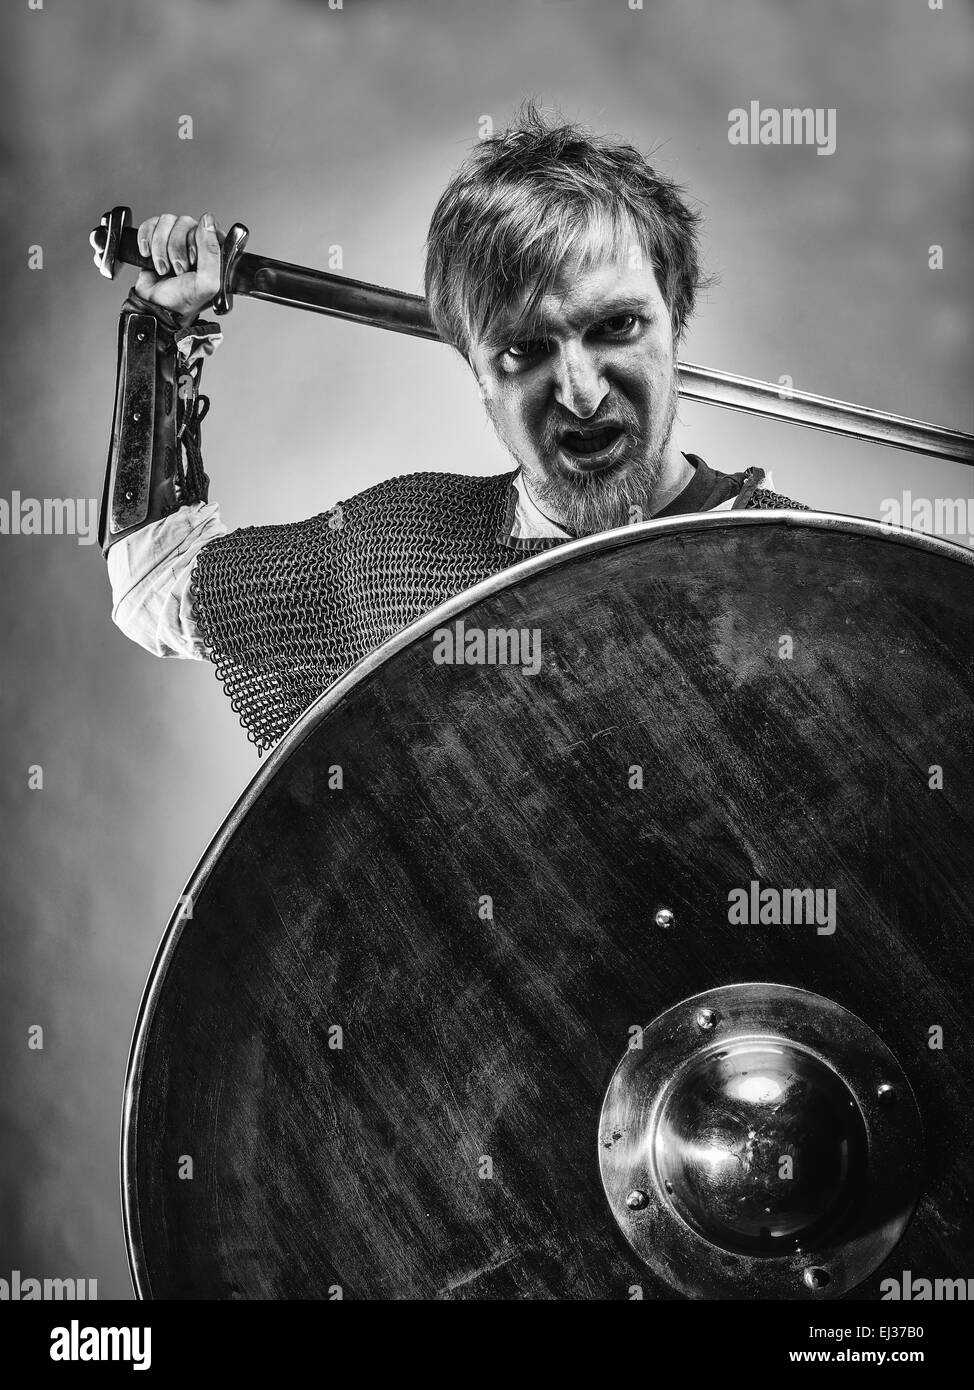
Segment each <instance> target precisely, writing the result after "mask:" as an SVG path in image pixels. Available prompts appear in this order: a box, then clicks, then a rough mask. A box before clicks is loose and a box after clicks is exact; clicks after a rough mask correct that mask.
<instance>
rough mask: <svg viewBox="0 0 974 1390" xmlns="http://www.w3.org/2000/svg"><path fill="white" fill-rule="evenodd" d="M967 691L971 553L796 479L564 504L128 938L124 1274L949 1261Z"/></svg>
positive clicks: (210, 1280)
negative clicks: (651, 513) (587, 522)
mask: <svg viewBox="0 0 974 1390" xmlns="http://www.w3.org/2000/svg"><path fill="white" fill-rule="evenodd" d="M972 695H974V556H972V555H971V553H970V552H968V551H965V550H963V549H961V548H959V547H957V546H952V545H949V544H947V543H944V542H940V541H935V540H931V539H929V538H925V537H922V536H919V535H917V534H914V533H907V532H899V531H895V532H892V533H891V532H889V530H888V528H884V527H882V526H880V525H878V524H876V523H871V522H860V521H855V520H850V519H843V518H839V517H833V516H825V515H818V514H814V513H796V512H788V513H781V512H740V513H720V514H710V515H704V516H693V517H688V518H681V519H678V520H673V521H666V522H653V523H648V524H646V525H641V526H635V527H631V528H626V529H623V530H620V531H615V532H610V533H607V534H604V535H601V536H597V537H593V538H590V539H586V540H582V541H578V542H573V543H570V544H567V545H565V546H562V547H559V548H557V549H555V550H553V551H549V552H548V553H546V554H544V555H542V556H539V557H537V558H535V559H532V560H529V561H527V562H525V563H524V564H521V565H518V566H516V567H515V568H514V569H512V570H510V571H508V572H506V573H504V574H502V575H500V576H498V577H496V578H494V579H491V580H488V581H486V582H485V583H483V584H481V585H479V586H478V587H477V588H475V589H472V590H469V591H468V592H467V593H465V594H461V595H460V596H459V597H457V598H456V599H454V600H452V601H451V602H449V603H448V604H446V605H444V606H443V607H441V608H440V609H438V610H436V611H435V612H433V613H431V614H430V615H428V616H427V617H425V618H423V619H422V620H421V621H420V622H418V623H416V624H414V625H413V626H412V627H410V628H408V629H406V630H405V631H403V632H402V633H400V634H399V635H397V636H396V637H395V638H394V639H392V640H391V641H390V642H388V643H387V644H386V645H385V646H384V647H382V648H381V649H379V650H378V651H376V652H375V653H374V654H373V655H372V656H370V657H369V658H368V659H367V660H366V661H364V662H362V663H360V664H359V665H358V666H357V667H355V668H354V669H353V670H352V671H351V672H350V673H349V674H348V675H347V676H346V677H344V678H343V679H342V680H341V681H339V682H338V683H337V684H336V685H334V686H333V687H332V688H331V689H330V690H329V691H327V692H326V693H325V694H324V695H323V696H322V697H321V698H320V699H319V700H318V701H317V703H316V704H315V705H313V706H312V707H311V709H309V710H308V711H307V713H306V714H305V715H303V716H302V717H301V719H300V720H298V721H297V723H296V724H295V725H294V726H293V727H292V729H291V730H290V731H289V733H288V734H287V735H286V737H285V738H284V739H283V740H282V742H281V743H280V745H279V746H278V747H277V748H276V749H275V751H274V753H273V754H272V755H271V756H270V758H269V759H268V760H267V762H266V764H265V766H263V767H262V769H261V770H260V772H259V773H258V775H257V776H256V777H255V779H254V781H253V782H252V784H251V786H250V787H249V788H248V790H247V792H246V793H245V794H244V796H243V797H242V798H241V800H240V802H239V804H238V805H237V806H236V808H235V809H234V811H233V812H232V814H231V815H230V817H229V818H228V820H227V822H226V824H225V825H224V827H223V828H222V830H221V831H220V833H219V835H218V836H217V837H216V839H215V840H214V842H213V844H212V845H211V846H210V848H209V850H208V851H207V853H206V855H205V856H204V858H203V860H202V861H201V864H200V866H199V868H198V870H197V872H196V873H195V875H194V877H193V878H192V880H191V882H190V884H189V885H188V887H187V890H186V894H184V895H183V898H182V899H181V903H180V909H179V910H178V911H177V913H176V914H175V915H174V917H173V920H172V922H171V923H170V926H169V929H168V931H167V933H166V936H165V939H164V941H163V943H162V946H161V948H160V951H159V955H158V958H157V961H156V963H155V966H154V968H153V972H152V976H151V979H150V982H149V986H148V988H147V991H146V995H145V998H144V1000H143V1004H142V1010H141V1014H140V1018H139V1022H138V1026H137V1030H136V1036H135V1041H134V1044H133V1051H132V1057H131V1061H130V1066H129V1075H128V1082H127V1089H126V1103H125V1116H124V1130H123V1145H122V1147H123V1154H122V1158H123V1191H124V1201H125V1218H126V1231H127V1239H128V1246H129V1253H130V1260H131V1265H132V1271H133V1277H134V1280H135V1283H136V1288H137V1291H138V1292H139V1294H140V1295H142V1296H144V1297H165V1298H318V1299H336V1298H363V1299H387V1298H388V1299H402V1298H418V1299H436V1298H443V1299H465V1298H469V1299H505V1298H512V1299H513V1298H564V1299H615V1298H618V1299H631V1298H636V1297H644V1298H654V1299H655V1298H674V1297H714V1298H754V1297H759V1298H768V1297H770V1298H796V1299H809V1300H819V1299H827V1298H836V1297H838V1298H842V1297H849V1298H877V1297H880V1296H881V1291H882V1288H883V1281H884V1280H885V1279H887V1278H890V1277H893V1278H899V1275H900V1272H901V1271H902V1270H910V1271H912V1277H913V1278H914V1279H916V1278H918V1277H926V1278H929V1279H936V1278H943V1279H946V1278H951V1277H955V1278H956V1277H966V1274H967V1273H968V1272H969V1269H968V1264H965V1259H967V1260H968V1263H969V1251H970V1250H971V1248H972V1247H974V1226H972V1211H974V1122H972V1112H971V1106H970V1095H971V1093H972V1090H974V1054H972V1050H971V1045H970V1029H969V1025H968V1020H967V1017H966V1012H967V1010H966V1006H967V1002H968V1000H967V995H968V992H969V981H970V977H971V971H972V965H974V948H972V908H971V904H972V903H974V853H972V845H974V717H972V710H974V700H972ZM965 1252H967V1254H965Z"/></svg>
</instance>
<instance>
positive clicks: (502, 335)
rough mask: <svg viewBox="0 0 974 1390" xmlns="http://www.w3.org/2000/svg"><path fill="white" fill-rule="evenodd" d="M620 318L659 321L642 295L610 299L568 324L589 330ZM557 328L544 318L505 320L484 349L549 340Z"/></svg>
mask: <svg viewBox="0 0 974 1390" xmlns="http://www.w3.org/2000/svg"><path fill="white" fill-rule="evenodd" d="M620 314H642V315H643V316H644V317H645V318H649V319H652V318H655V317H656V305H655V304H654V302H653V301H652V300H650V299H646V298H644V297H643V296H642V295H639V294H619V295H611V296H610V297H609V298H608V299H603V300H601V301H600V302H599V303H598V304H593V305H590V306H588V307H587V308H585V309H584V310H580V311H579V312H578V313H577V314H572V315H569V316H568V317H567V323H568V325H569V327H571V328H576V329H577V328H584V327H590V326H591V325H592V324H596V323H602V322H603V321H604V320H605V319H612V318H616V317H618V316H619V315H620ZM557 327H558V324H555V323H553V322H551V321H547V320H546V319H545V318H544V316H538V317H536V318H534V319H532V320H531V321H529V322H524V321H523V320H517V319H515V320H511V319H510V318H504V319H503V320H502V321H501V322H500V323H499V324H498V325H496V326H495V327H493V328H491V330H490V331H489V333H488V334H487V336H486V337H485V338H484V342H483V345H484V347H485V348H486V349H487V350H488V351H491V352H494V351H497V350H498V349H499V348H506V347H509V346H510V345H511V344H512V343H514V342H523V341H524V340H526V339H530V340H532V341H534V340H543V339H545V338H546V337H547V336H549V334H550V333H551V332H552V330H553V329H554V330H555V331H556V330H557Z"/></svg>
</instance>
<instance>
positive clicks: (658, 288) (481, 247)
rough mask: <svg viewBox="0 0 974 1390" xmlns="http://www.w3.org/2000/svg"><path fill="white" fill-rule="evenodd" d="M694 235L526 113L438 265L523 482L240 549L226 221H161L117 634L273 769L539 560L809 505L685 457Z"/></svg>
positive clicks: (399, 503) (142, 287) (492, 148)
mask: <svg viewBox="0 0 974 1390" xmlns="http://www.w3.org/2000/svg"><path fill="white" fill-rule="evenodd" d="M698 221H699V219H698V215H697V214H696V213H694V212H692V211H691V210H690V209H689V208H688V207H687V205H686V203H685V202H684V200H683V198H682V197H681V193H680V190H679V189H678V187H677V186H676V185H675V184H674V183H672V182H671V181H670V180H668V179H667V178H665V177H663V176H661V175H660V174H658V173H656V172H655V171H654V170H653V169H651V168H650V167H649V165H648V164H647V163H646V161H645V160H644V159H643V157H642V156H641V155H640V154H639V152H638V151H637V150H635V149H634V148H633V147H632V146H630V145H627V144H624V143H622V142H620V141H617V140H611V139H605V138H601V137H596V136H593V135H591V134H589V133H587V132H585V131H584V130H582V129H580V128H578V127H576V126H570V125H555V124H552V123H550V122H548V121H546V120H545V119H544V118H543V117H542V116H541V115H540V114H539V112H538V111H537V109H536V108H535V107H534V106H533V105H528V106H527V107H526V108H525V109H524V111H523V113H522V115H521V117H520V118H519V119H518V121H517V122H516V123H515V124H514V125H513V126H512V127H511V128H510V129H509V130H508V131H506V132H505V133H504V134H502V135H498V136H495V137H494V138H492V139H490V140H486V141H484V142H483V143H481V144H480V145H478V147H477V148H476V149H475V150H474V152H473V153H472V154H471V155H470V157H469V158H468V159H467V161H466V162H465V163H464V165H463V166H462V167H461V168H460V170H459V172H458V173H457V174H456V175H455V176H454V178H453V179H452V180H451V181H450V183H449V184H448V186H447V188H446V190H445V191H444V193H443V195H442V197H441V198H440V201H439V203H438V205H437V207H436V210H435V211H434V213H433V218H432V221H431V224H430V230H429V237H428V242H427V261H426V295H427V298H428V301H429V307H430V312H431V314H432V317H433V321H434V323H435V325H436V328H437V330H438V332H439V333H440V335H441V337H443V338H444V339H445V340H446V341H447V342H449V343H450V344H452V345H453V346H454V347H455V348H456V350H457V351H458V352H459V353H461V355H462V356H463V357H464V359H465V360H466V361H467V363H468V364H469V366H470V368H471V370H472V371H473V373H474V376H475V377H476V379H477V382H478V384H479V387H480V392H481V397H482V400H483V403H484V406H485V408H486V410H487V413H488V415H489V417H490V419H491V421H492V422H493V425H494V427H495V429H496V431H497V434H498V436H499V438H500V439H501V441H502V442H503V443H504V445H505V446H506V447H507V449H508V450H509V451H510V453H511V455H512V456H513V458H514V461H515V462H516V464H517V468H516V469H515V470H514V471H513V472H511V473H505V474H501V475H499V476H493V477H466V476H462V475H455V474H435V473H413V474H409V475H406V476H404V477H398V478H392V479H389V480H388V481H387V482H384V483H380V484H378V485H377V486H375V487H372V488H368V489H367V490H366V491H364V492H362V493H359V494H358V495H357V496H355V497H352V498H350V499H348V500H347V501H345V502H342V503H341V504H340V506H338V507H336V508H333V509H332V511H331V512H330V513H322V514H320V515H318V516H315V517H311V518H310V519H308V520H306V521H300V522H295V523H291V524H288V525H276V526H262V527H244V528H242V529H240V530H236V531H232V532H228V531H227V529H226V527H225V526H224V525H223V524H222V522H221V521H220V517H219V511H218V508H217V506H216V505H215V504H213V503H209V502H208V492H207V489H208V479H207V478H206V475H205V473H204V472H203V467H202V459H201V455H200V449H199V421H200V420H201V418H202V411H201V408H200V407H201V405H202V404H204V403H206V402H205V398H203V397H199V395H198V386H199V378H200V371H201V366H202V361H203V358H204V356H205V355H206V353H207V352H209V351H212V349H213V347H214V346H215V344H216V343H217V342H218V340H219V336H220V335H219V330H218V329H217V327H216V325H214V324H207V323H205V322H200V321H198V319H197V316H198V314H199V312H200V310H201V309H203V308H204V307H205V306H206V305H207V304H209V303H210V302H212V300H213V298H214V296H215V294H216V292H217V289H218V287H219V266H220V240H219V234H218V231H217V228H216V226H215V224H214V222H213V220H212V218H210V217H209V216H205V217H204V218H203V219H202V220H201V222H200V223H196V221H195V220H194V219H193V218H190V217H175V216H173V215H171V214H164V215H162V216H161V217H154V218H150V219H148V220H147V221H146V222H144V223H142V225H141V226H140V228H139V233H138V235H139V240H140V244H141V249H142V252H143V254H145V255H148V254H149V253H150V251H151V255H152V259H153V262H154V264H155V266H156V273H153V272H148V271H147V272H143V273H142V275H140V277H139V279H138V281H137V282H136V286H135V290H134V292H133V294H131V295H130V296H129V299H128V300H127V301H126V305H125V307H124V308H123V315H122V329H121V331H122V339H123V342H124V345H125V352H124V353H123V354H122V356H121V358H120V369H119V392H118V396H117V401H118V402H119V404H117V405H116V428H115V430H114V432H113V433H114V436H115V440H116V447H118V445H117V441H118V439H119V434H120V431H124V429H125V428H131V429H137V425H131V426H128V425H126V424H125V420H121V421H120V410H121V404H120V403H121V402H122V401H123V400H124V399H128V398H126V397H125V396H124V387H125V380H126V373H131V372H134V371H136V370H137V369H138V364H139V360H140V359H139V354H140V353H141V354H145V353H147V352H152V353H153V354H154V355H153V357H152V362H151V363H150V365H149V367H148V368H146V365H145V360H144V359H143V361H142V370H143V371H144V372H145V371H148V373H149V375H150V376H151V374H152V372H153V371H154V374H155V386H154V389H155V392H156V398H155V399H156V419H155V430H154V434H153V438H152V440H151V441H150V440H148V439H143V440H142V449H141V457H142V458H143V460H144V462H143V464H142V465H141V467H142V471H141V473H140V472H139V468H138V466H136V467H135V468H134V472H133V471H132V468H133V465H132V464H131V457H132V450H129V449H125V448H123V452H124V453H125V454H126V460H127V462H126V467H127V468H129V470H130V474H127V475H126V476H130V475H131V476H132V477H133V478H134V482H135V486H134V487H133V489H132V490H131V493H130V492H126V494H125V495H126V497H128V496H130V495H134V496H138V495H146V494H147V495H148V498H149V514H148V516H145V517H144V518H143V519H141V520H139V521H138V522H137V523H136V524H133V525H131V526H126V525H125V518H124V516H123V517H121V519H119V518H116V522H117V525H116V528H115V531H114V532H113V533H109V534H108V535H107V537H106V539H105V540H104V541H103V544H104V545H105V548H106V552H107V558H108V566H109V572H110V576H111V581H112V592H113V600H114V604H113V618H114V620H115V622H116V623H117V624H118V626H119V627H120V628H121V629H122V630H123V631H124V632H125V633H127V634H128V635H129V636H130V637H131V638H133V640H135V641H137V642H139V643H140V644H141V645H142V646H144V647H146V648H147V649H148V650H149V651H151V652H154V653H155V654H156V655H158V656H183V657H198V658H204V657H205V658H208V659H210V660H212V661H213V662H214V663H215V665H216V669H217V674H218V676H219V677H220V679H221V680H222V682H223V684H224V687H225V689H226V691H227V693H228V695H229V696H230V699H231V702H232V704H233V708H234V709H235V710H236V712H237V713H238V714H239V716H240V719H241V723H242V724H243V725H244V727H245V728H246V729H247V730H248V734H249V737H250V738H251V740H252V741H253V742H254V743H256V744H257V746H258V749H259V750H260V751H263V750H264V749H266V748H268V747H270V746H271V745H272V744H273V743H274V741H275V740H276V739H278V738H279V737H280V736H281V735H282V734H283V733H284V731H285V730H286V729H287V727H288V726H289V725H290V724H291V722H292V721H293V720H294V719H295V718H296V717H297V716H298V715H299V714H300V713H301V712H302V711H303V710H305V709H306V708H307V707H308V706H309V705H310V704H311V703H312V701H313V700H314V699H315V698H316V697H317V696H318V695H319V694H320V693H321V692H322V691H323V690H324V689H325V688H326V687H327V686H328V685H329V684H331V682H332V681H334V680H335V679H336V678H337V677H338V676H340V675H341V674H342V673H343V672H344V671H346V670H347V669H348V668H349V667H350V666H351V665H352V664H353V663H354V662H355V661H357V660H359V659H360V658H361V657H363V656H365V655H366V654H367V653H368V652H369V651H371V650H372V649H374V648H375V647H376V646H378V645H379V644H380V643H381V642H383V641H384V640H385V639H386V638H388V637H390V636H391V635H392V634H393V633H395V632H397V631H398V630H399V629H401V628H402V627H404V626H406V625H407V624H408V623H410V622H412V621H413V620H415V619H416V618H418V617H420V616H421V615H422V614H424V613H426V612H428V611H429V610H430V609H431V608H433V607H435V606H436V605H437V604H439V603H442V602H443V601H444V600H446V599H448V598H450V597H452V596H453V595H455V594H457V593H460V592H462V591H463V590H464V589H467V588H469V587H470V586H471V585H472V584H475V583H477V582H478V581H479V580H482V579H484V578H486V577H487V576H489V575H492V574H497V573H498V572H500V571H502V570H504V569H506V568H507V567H509V566H510V565H512V564H515V563H516V562H517V561H519V560H521V559H523V558H525V557H526V556H527V555H530V554H533V553H536V552H538V551H541V550H545V549H548V548H550V547H552V546H555V545H560V544H563V543H564V542H565V541H566V540H569V539H571V538H573V537H578V536H583V535H590V534H592V533H594V532H597V531H602V530H606V529H608V528H611V527H615V526H622V525H627V524H630V523H632V522H633V521H640V520H648V519H650V518H656V517H668V516H676V515H682V514H685V513H688V512H698V511H712V510H714V509H719V508H740V507H749V508H753V507H758V508H760V507H764V508H767V507H797V506H799V505H800V504H798V503H795V502H792V501H790V500H789V499H787V498H784V497H780V496H779V495H778V494H776V493H774V492H772V491H771V490H770V488H769V487H768V486H767V485H766V484H768V482H769V480H768V479H767V478H766V476H765V474H764V473H763V471H762V470H761V469H758V468H748V469H747V470H746V471H744V472H742V473H735V474H722V473H717V472H715V471H714V470H712V469H710V468H708V467H707V465H706V464H705V463H704V462H703V460H702V459H700V458H698V457H697V456H696V455H693V454H682V453H680V452H679V451H678V450H677V449H676V448H675V447H674V444H673V440H672V432H673V423H674V419H675V414H676V405H677V376H676V370H675V362H676V355H677V348H678V345H679V342H680V339H681V336H682V334H683V332H684V329H685V327H686V324H687V322H688V320H689V318H690V315H691V313H692V311H693V306H694V301H695V296H696V292H697V290H698V288H699V286H700V284H701V275H700V269H699V262H698V251H697V225H698ZM140 334H141V335H142V336H141V337H140V336H139V335H140ZM126 354H128V356H126ZM206 404H208V403H206ZM138 418H139V415H138V413H136V414H135V419H136V421H138ZM136 442H138V441H136ZM123 444H124V440H123ZM181 450H182V451H185V454H186V465H185V467H184V466H183V464H182V462H181V459H180V452H181ZM139 452H140V451H139V449H135V451H134V453H135V456H137V457H138V456H139ZM150 455H151V457H150ZM140 490H141V491H140ZM103 516H104V508H103ZM103 534H105V533H104V524H103Z"/></svg>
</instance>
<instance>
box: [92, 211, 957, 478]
mask: <svg viewBox="0 0 974 1390" xmlns="http://www.w3.org/2000/svg"><path fill="white" fill-rule="evenodd" d="M103 231H104V228H100V229H96V230H95V232H94V233H92V235H93V237H94V236H98V234H99V232H103ZM116 259H117V260H119V261H123V262H125V264H126V265H134V266H139V267H141V268H142V269H143V270H151V269H152V268H153V266H152V261H151V259H150V258H148V257H145V256H142V255H141V253H140V251H139V246H138V240H137V237H136V233H135V231H134V230H133V229H132V228H129V227H126V228H125V229H124V230H123V231H122V232H121V233H120V235H119V237H118V249H117V254H116ZM230 280H231V283H230V285H229V287H228V288H229V289H230V291H231V292H232V293H233V294H234V295H237V294H242V295H246V296H248V297H249V298H250V299H261V300H263V301H264V302H265V303H268V304H283V305H285V306H286V307H288V308H291V309H304V310H306V311H308V312H311V313H315V314H327V315H329V316H330V317H332V318H339V319H345V320H346V321H347V322H351V323H363V324H368V325H369V326H371V327H373V328H386V329H389V330H390V331H391V332H393V333H408V334H410V335H411V336H412V337H415V338H428V339H431V340H435V341H439V335H438V333H437V332H436V329H435V328H434V327H433V323H432V320H431V319H430V316H429V309H428V306H427V303H426V300H425V299H423V297H422V296H421V295H418V294H406V293H405V292H404V291H402V290H391V289H386V288H385V287H383V286H382V285H371V284H369V283H367V282H366V281H364V280H352V279H349V278H348V277H347V276H344V275H333V274H331V273H330V272H328V271H325V270H313V269H311V268H310V267H308V266H301V265H293V264H291V263H290V262H288V261H278V260H274V259H273V258H272V257H270V256H261V255H258V254H257V253H256V252H253V251H244V252H242V253H241V254H240V255H239V256H238V257H237V258H236V260H235V262H234V265H233V270H232V274H231V277H230ZM677 367H678V370H679V377H680V385H679V390H680V395H681V396H683V397H684V398H685V399H687V400H693V401H700V402H702V403H705V404H707V405H717V406H721V407H723V408H724V409H726V410H739V411H743V412H745V413H746V414H749V415H760V416H764V417H766V418H768V419H775V420H784V421H786V422H787V423H789V424H792V425H802V426H804V427H805V428H807V429H816V430H824V431H826V432H827V433H829V434H839V435H845V436H848V437H849V438H852V439H860V440H864V441H867V442H869V443H873V444H885V445H887V446H888V447H890V448H894V449H906V450H908V451H909V452H910V453H914V454H925V455H927V456H928V457H930V458H942V459H949V460H951V461H952V462H954V463H967V464H974V435H970V434H965V433H963V432H962V431H960V430H950V429H945V428H943V427H942V426H941V425H933V424H929V423H928V422H926V421H924V420H911V419H909V418H908V417H906V416H903V415H891V414H889V413H888V412H886V411H882V410H872V409H870V408H869V407H868V406H863V405H853V404H852V403H851V402H850V401H838V400H833V399H831V398H830V397H828V396H816V395H813V394H812V393H811V392H808V391H794V390H786V389H785V388H783V387H782V386H776V385H774V383H772V382H768V381H756V380H754V379H753V378H751V377H744V376H736V375H735V374H733V373H732V372H721V371H716V370H714V369H712V368H708V367H698V366H694V365H693V364H692V363H689V362H678V363H677Z"/></svg>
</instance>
